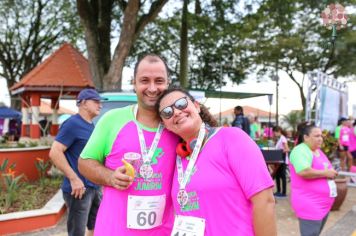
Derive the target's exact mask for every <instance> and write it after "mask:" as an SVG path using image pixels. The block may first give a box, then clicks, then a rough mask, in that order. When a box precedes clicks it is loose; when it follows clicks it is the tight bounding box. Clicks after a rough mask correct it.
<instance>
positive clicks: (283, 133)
mask: <svg viewBox="0 0 356 236" xmlns="http://www.w3.org/2000/svg"><path fill="white" fill-rule="evenodd" d="M272 131H273V132H281V134H282V135H283V136H287V132H286V131H285V130H284V129H282V127H280V126H274V127H273V129H272Z"/></svg>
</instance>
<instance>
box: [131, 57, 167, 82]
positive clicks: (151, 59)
mask: <svg viewBox="0 0 356 236" xmlns="http://www.w3.org/2000/svg"><path fill="white" fill-rule="evenodd" d="M144 59H147V60H148V61H149V62H158V61H162V62H163V64H164V66H165V67H166V71H167V79H169V68H168V65H167V61H166V59H164V58H163V57H162V56H160V55H158V54H155V53H147V54H144V55H141V56H140V57H139V59H138V60H137V62H136V64H135V69H134V79H136V74H137V68H138V66H139V65H140V63H141V61H143V60H144Z"/></svg>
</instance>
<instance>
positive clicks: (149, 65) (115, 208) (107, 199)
mask: <svg viewBox="0 0 356 236" xmlns="http://www.w3.org/2000/svg"><path fill="white" fill-rule="evenodd" d="M169 82H170V81H169V70H168V67H167V64H166V62H165V60H163V58H161V57H160V56H158V55H156V54H146V55H144V56H143V57H141V58H140V59H139V60H138V62H137V63H136V66H135V70H134V80H133V84H134V90H135V92H136V95H137V104H135V105H130V106H126V107H123V108H117V109H112V110H110V111H108V112H107V113H105V114H104V115H103V116H102V117H101V119H100V120H99V122H98V123H97V125H96V127H95V130H94V132H93V134H92V136H91V137H90V139H89V141H88V144H87V145H86V146H85V148H84V150H83V151H82V153H81V156H80V157H81V158H80V160H79V170H80V172H81V173H82V174H83V175H84V176H86V177H87V178H88V179H90V180H92V181H93V182H95V183H97V184H100V185H103V186H104V187H103V200H102V202H101V205H100V208H99V212H98V216H97V221H96V224H95V235H100V236H101V235H103V236H106V235H108V236H110V235H125V236H130V235H135V236H141V235H142V236H143V235H145V236H146V235H147V236H155V235H157V236H158V235H162V236H163V235H170V232H171V230H172V227H173V216H174V215H173V206H172V200H171V184H172V178H173V173H174V167H175V147H176V146H177V143H178V137H177V136H176V135H174V134H173V133H171V132H169V131H168V130H167V129H164V127H163V125H162V124H161V121H160V118H159V116H158V115H157V114H156V110H155V104H156V101H157V100H158V97H159V96H160V95H161V94H162V93H163V91H164V90H166V89H167V88H168V85H169ZM122 160H126V161H128V162H131V161H132V162H131V163H132V164H133V168H134V171H135V174H134V176H132V175H131V176H129V175H128V173H130V172H131V171H130V168H129V167H127V168H126V166H124V165H123V162H122ZM133 168H132V169H133Z"/></svg>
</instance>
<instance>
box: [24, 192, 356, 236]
mask: <svg viewBox="0 0 356 236" xmlns="http://www.w3.org/2000/svg"><path fill="white" fill-rule="evenodd" d="M276 212H277V227H278V235H280V236H290V235H299V228H298V221H297V219H296V218H295V216H294V214H293V212H292V210H291V207H290V203H289V199H288V198H284V199H277V204H276ZM65 218H66V217H64V218H63V219H62V220H61V222H60V223H59V224H58V225H57V226H56V227H54V228H52V229H47V230H43V231H39V232H34V233H27V234H21V235H25V236H65V235H67V233H66V223H65V220H66V219H65ZM334 235H337V236H351V235H352V236H356V188H349V189H348V193H347V196H346V199H345V202H344V203H343V205H342V206H341V208H340V210H338V211H333V212H331V213H330V215H329V218H328V221H327V223H326V225H325V228H324V230H323V232H322V234H321V236H334Z"/></svg>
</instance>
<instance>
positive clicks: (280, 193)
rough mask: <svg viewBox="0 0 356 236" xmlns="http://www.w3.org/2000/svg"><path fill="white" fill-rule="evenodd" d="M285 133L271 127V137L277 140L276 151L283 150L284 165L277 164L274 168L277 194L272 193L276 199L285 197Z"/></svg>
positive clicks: (286, 141) (287, 147)
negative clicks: (275, 169)
mask: <svg viewBox="0 0 356 236" xmlns="http://www.w3.org/2000/svg"><path fill="white" fill-rule="evenodd" d="M285 135H286V133H285V132H284V130H283V129H282V128H281V127H279V126H275V127H273V136H274V138H275V139H276V140H277V142H276V146H275V147H276V149H280V150H283V158H284V160H285V163H281V164H277V166H276V168H277V171H276V186H277V192H276V193H274V196H276V197H287V176H286V169H287V165H286V163H287V161H288V152H289V146H288V140H287V138H286V136H285ZM281 181H282V188H281Z"/></svg>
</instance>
